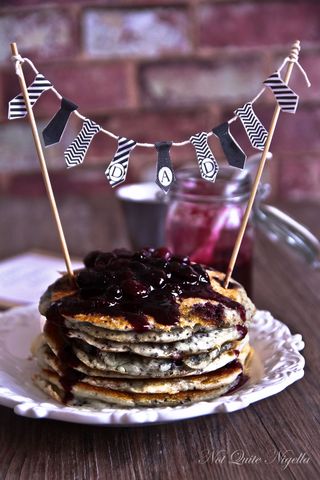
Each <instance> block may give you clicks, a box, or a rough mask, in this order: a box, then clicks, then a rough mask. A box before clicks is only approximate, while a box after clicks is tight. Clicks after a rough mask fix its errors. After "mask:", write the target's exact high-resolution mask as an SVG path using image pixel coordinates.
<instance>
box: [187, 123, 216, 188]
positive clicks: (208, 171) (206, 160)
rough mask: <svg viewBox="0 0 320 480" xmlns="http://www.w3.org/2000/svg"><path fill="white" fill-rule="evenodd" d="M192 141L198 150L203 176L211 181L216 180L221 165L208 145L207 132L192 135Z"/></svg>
mask: <svg viewBox="0 0 320 480" xmlns="http://www.w3.org/2000/svg"><path fill="white" fill-rule="evenodd" d="M190 143H192V145H193V146H194V148H195V150H196V154H197V159H198V163H199V169H200V174H201V177H202V178H204V179H205V180H209V181H210V182H214V181H215V179H216V176H217V173H218V170H219V165H218V164H217V161H216V159H215V158H214V156H213V153H212V152H211V150H210V147H209V145H208V134H207V132H201V133H196V134H195V135H193V136H192V137H190Z"/></svg>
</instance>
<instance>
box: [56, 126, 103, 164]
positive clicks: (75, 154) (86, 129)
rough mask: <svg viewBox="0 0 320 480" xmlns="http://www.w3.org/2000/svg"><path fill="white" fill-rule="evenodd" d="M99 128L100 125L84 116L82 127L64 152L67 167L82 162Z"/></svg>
mask: <svg viewBox="0 0 320 480" xmlns="http://www.w3.org/2000/svg"><path fill="white" fill-rule="evenodd" d="M100 130H101V127H100V125H98V124H97V123H95V122H93V121H92V120H90V119H89V118H86V119H85V121H84V122H83V126H82V129H81V130H80V132H79V133H78V135H77V136H76V138H75V139H74V140H73V142H72V143H71V145H69V147H68V148H67V150H66V151H65V152H64V158H65V161H66V164H67V166H68V168H70V167H75V166H76V165H79V164H80V163H82V162H83V160H84V157H85V156H86V153H87V151H88V148H89V146H90V143H91V142H92V139H93V137H94V136H95V135H96V133H98V132H99V131H100Z"/></svg>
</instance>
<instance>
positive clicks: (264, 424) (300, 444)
mask: <svg viewBox="0 0 320 480" xmlns="http://www.w3.org/2000/svg"><path fill="white" fill-rule="evenodd" d="M287 211H288V213H292V214H294V215H295V217H296V218H298V219H299V220H301V221H304V223H305V224H306V225H309V226H310V227H311V226H312V228H313V230H315V227H317V229H318V231H315V233H317V234H318V235H319V234H320V225H317V220H318V218H319V205H307V206H306V205H300V206H299V207H297V206H296V205H292V206H291V207H288V206H287ZM254 279H255V282H254V285H255V293H254V300H255V302H256V304H257V306H258V307H259V308H265V309H269V310H270V311H271V312H272V313H273V315H274V316H275V317H277V318H279V319H281V320H282V321H284V322H285V323H287V325H288V326H289V327H290V329H291V330H292V331H293V332H299V333H301V334H302V335H303V337H304V340H305V342H306V348H305V350H304V356H305V358H306V369H305V377H304V378H303V379H302V380H300V381H299V382H297V383H295V384H293V385H292V386H290V387H289V388H287V389H286V390H285V391H284V392H282V393H280V394H278V395H275V396H273V397H271V398H269V399H266V400H263V401H261V402H258V403H256V404H254V405H251V406H250V407H249V408H247V409H245V410H242V411H239V412H234V413H232V414H219V415H211V416H206V417H202V418H198V419H194V420H187V421H182V422H177V423H175V424H168V425H158V426H152V427H139V428H128V429H125V428H119V429H116V428H114V429H112V428H105V427H93V426H85V425H73V424H66V423H62V422H55V421H49V420H31V419H27V418H22V417H18V416H16V415H14V414H13V412H12V411H11V410H10V409H7V408H5V407H1V408H0V478H1V480H17V479H23V480H24V479H25V480H30V479H31V478H32V479H33V480H37V479H39V480H40V479H41V480H43V479H50V480H51V479H52V480H61V479H63V480H69V479H70V480H71V479H77V480H81V479H86V480H88V479H105V478H108V479H111V480H112V479H116V480H129V479H130V480H145V479H147V480H149V479H152V480H177V479H180V478H183V479H186V480H191V479H192V480H193V479H195V478H196V479H197V480H202V479H203V480H208V479H215V478H226V479H231V478H237V479H238V480H248V479H249V480H251V479H258V478H272V479H273V480H274V479H287V478H288V479H291V478H292V479H297V480H298V479H301V478H309V479H311V480H312V479H316V478H319V471H320V462H319V447H320V444H319V424H320V419H319V404H320V398H319V397H320V395H319V387H318V379H319V364H320V362H319V340H320V339H319V307H320V296H319V287H320V273H319V272H314V271H311V269H310V268H309V267H307V266H306V265H305V264H304V263H303V262H302V261H301V260H300V259H296V258H295V257H293V256H291V255H289V254H288V253H287V252H286V251H284V250H283V249H280V248H279V247H277V246H274V245H272V244H271V243H270V242H269V241H268V240H266V239H264V238H261V237H259V238H258V241H257V248H256V262H255V272H254ZM241 450H243V452H244V453H245V455H246V456H247V457H249V458H250V457H251V459H252V458H253V457H254V456H256V457H261V459H262V461H261V463H257V464H254V463H253V464H244V465H236V464H232V463H230V462H231V460H232V458H233V459H235V457H234V456H233V457H232V455H233V452H236V451H241ZM286 451H291V452H288V453H287V456H291V457H293V456H296V457H298V455H299V454H302V453H304V452H305V453H306V455H307V456H308V458H310V460H309V462H308V463H304V464H290V465H288V466H287V468H285V469H284V467H283V465H281V464H280V463H279V462H278V460H277V459H276V460H274V461H273V462H271V460H272V458H273V457H274V455H275V453H276V454H278V453H277V452H282V453H284V452H286ZM207 452H210V454H211V453H212V455H211V457H210V459H209V461H207V462H206V463H204V462H203V461H202V460H203V458H204V455H207ZM223 453H225V455H226V458H225V460H224V461H223V462H222V463H219V462H218V463H215V461H214V460H216V459H217V458H219V456H220V457H221V456H222V455H223ZM264 460H266V462H264ZM270 462H271V463H270Z"/></svg>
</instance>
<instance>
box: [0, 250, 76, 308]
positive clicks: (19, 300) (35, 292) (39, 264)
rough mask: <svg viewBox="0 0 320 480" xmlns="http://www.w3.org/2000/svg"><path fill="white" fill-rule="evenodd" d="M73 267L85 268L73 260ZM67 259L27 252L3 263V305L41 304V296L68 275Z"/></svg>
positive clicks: (0, 276)
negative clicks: (66, 273) (64, 274)
mask: <svg viewBox="0 0 320 480" xmlns="http://www.w3.org/2000/svg"><path fill="white" fill-rule="evenodd" d="M72 266H73V268H80V267H82V266H83V264H82V262H79V261H73V262H72ZM65 271H66V266H65V263H64V260H63V259H62V258H59V257H54V256H50V255H45V254H42V253H33V252H27V253H24V254H22V255H17V256H16V257H12V258H9V259H7V260H3V261H2V262H0V304H1V303H2V304H4V305H27V304H31V303H38V302H39V298H40V296H41V295H42V294H43V292H44V291H45V290H46V289H47V287H48V286H49V285H50V284H51V283H53V282H54V281H55V280H56V279H57V278H58V277H59V276H60V273H59V272H65Z"/></svg>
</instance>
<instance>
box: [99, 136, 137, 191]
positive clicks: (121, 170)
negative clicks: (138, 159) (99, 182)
mask: <svg viewBox="0 0 320 480" xmlns="http://www.w3.org/2000/svg"><path fill="white" fill-rule="evenodd" d="M135 146H136V142H135V141H134V140H128V139H127V138H126V137H119V138H118V148H117V151H116V153H115V156H114V157H113V159H112V160H111V162H110V165H109V166H108V168H107V170H106V171H105V175H106V177H107V179H108V181H109V183H110V185H111V187H116V186H117V185H119V184H120V183H122V182H124V181H125V179H126V176H127V171H128V166H129V157H130V153H131V151H132V150H133V149H134V147H135Z"/></svg>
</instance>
